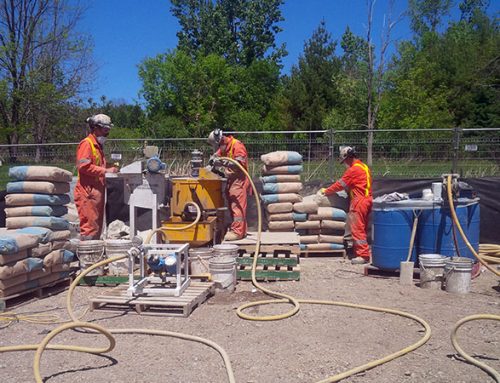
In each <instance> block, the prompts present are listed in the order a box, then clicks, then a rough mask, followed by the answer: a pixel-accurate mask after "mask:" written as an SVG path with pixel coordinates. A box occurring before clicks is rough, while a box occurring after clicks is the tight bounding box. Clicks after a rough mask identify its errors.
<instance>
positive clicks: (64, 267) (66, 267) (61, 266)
mask: <svg viewBox="0 0 500 383" xmlns="http://www.w3.org/2000/svg"><path fill="white" fill-rule="evenodd" d="M50 270H51V271H52V272H53V273H60V272H61V271H70V270H71V263H58V264H57V265H54V266H52V267H51V269H50Z"/></svg>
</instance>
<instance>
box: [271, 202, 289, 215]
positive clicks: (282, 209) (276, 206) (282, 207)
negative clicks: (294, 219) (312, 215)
mask: <svg viewBox="0 0 500 383" xmlns="http://www.w3.org/2000/svg"><path fill="white" fill-rule="evenodd" d="M266 210H267V212H268V213H269V214H277V213H291V212H292V211H293V204H292V203H291V202H279V203H270V204H269V205H266Z"/></svg>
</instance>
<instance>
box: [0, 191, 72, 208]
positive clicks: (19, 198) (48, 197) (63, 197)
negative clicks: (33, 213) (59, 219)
mask: <svg viewBox="0 0 500 383" xmlns="http://www.w3.org/2000/svg"><path fill="white" fill-rule="evenodd" d="M69 201H70V199H69V195H67V194H7V195H6V196H5V204H6V205H7V206H32V205H43V206H44V205H66V204H67V203H69Z"/></svg>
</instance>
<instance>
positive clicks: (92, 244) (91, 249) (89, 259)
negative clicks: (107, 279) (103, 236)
mask: <svg viewBox="0 0 500 383" xmlns="http://www.w3.org/2000/svg"><path fill="white" fill-rule="evenodd" d="M76 255H77V256H78V259H79V260H80V269H82V270H84V269H87V268H89V267H90V266H92V265H93V264H95V263H97V262H100V261H102V260H104V259H105V256H104V241H100V240H90V241H80V242H79V243H78V245H77V247H76ZM103 274H104V266H101V267H98V268H97V269H95V270H92V271H91V272H90V273H89V274H87V276H92V275H103Z"/></svg>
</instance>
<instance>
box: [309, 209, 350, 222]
mask: <svg viewBox="0 0 500 383" xmlns="http://www.w3.org/2000/svg"><path fill="white" fill-rule="evenodd" d="M346 217H347V214H346V212H345V211H344V210H342V209H337V208H336V207H325V206H321V207H319V208H318V212H317V213H316V214H311V215H310V216H309V219H310V220H311V221H317V220H323V219H325V220H334V221H345V220H346Z"/></svg>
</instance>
